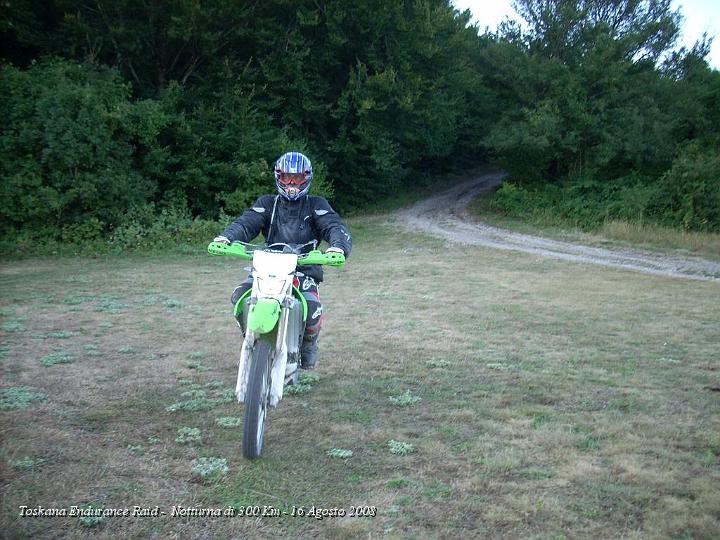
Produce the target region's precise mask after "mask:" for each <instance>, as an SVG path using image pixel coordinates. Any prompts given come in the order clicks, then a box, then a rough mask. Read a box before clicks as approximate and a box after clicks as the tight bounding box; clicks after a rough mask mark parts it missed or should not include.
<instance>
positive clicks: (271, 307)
mask: <svg viewBox="0 0 720 540" xmlns="http://www.w3.org/2000/svg"><path fill="white" fill-rule="evenodd" d="M312 244H313V247H314V244H315V243H314V242H312ZM307 246H308V244H304V245H297V244H284V243H276V244H270V245H253V244H245V243H242V242H233V243H232V244H229V245H228V244H224V243H222V242H212V243H210V245H209V246H208V253H209V254H211V255H222V256H229V257H237V258H240V259H244V260H252V268H250V269H248V270H250V272H251V275H252V277H253V284H252V288H251V289H249V290H248V291H246V292H245V294H243V295H242V296H241V297H240V298H239V299H238V301H237V302H236V304H235V308H234V310H235V311H234V314H235V318H236V319H237V320H238V322H239V323H240V325H241V328H242V330H243V332H244V334H245V338H244V340H243V344H242V347H241V349H240V361H239V363H238V376H237V384H236V386H235V395H236V397H237V400H238V402H239V403H244V404H245V418H244V422H243V441H242V452H243V455H244V456H245V457H246V458H248V459H255V458H257V457H260V454H261V453H262V448H263V441H264V437H265V424H266V422H267V412H268V406H270V407H273V408H275V407H277V405H278V403H279V402H280V400H281V399H282V396H283V389H284V386H285V385H286V384H297V383H298V380H299V376H300V362H301V358H300V347H301V344H302V339H303V334H304V333H305V322H306V320H307V316H308V307H307V302H306V300H305V297H303V295H302V294H301V293H300V290H299V289H298V285H297V283H298V279H299V278H300V277H302V276H303V274H302V272H299V271H298V270H297V266H298V265H299V264H300V265H315V264H322V265H328V266H334V267H341V266H343V265H344V264H345V256H344V255H343V254H342V253H333V252H330V253H323V252H321V251H319V250H316V249H312V250H311V251H309V252H307V253H303V252H302V251H303V250H304V249H305V248H306V247H307Z"/></svg>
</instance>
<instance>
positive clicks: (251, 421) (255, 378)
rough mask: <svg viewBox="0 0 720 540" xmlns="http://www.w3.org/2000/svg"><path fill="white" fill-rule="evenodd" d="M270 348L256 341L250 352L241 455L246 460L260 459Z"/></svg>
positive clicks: (264, 343)
mask: <svg viewBox="0 0 720 540" xmlns="http://www.w3.org/2000/svg"><path fill="white" fill-rule="evenodd" d="M271 357H272V347H271V346H270V344H269V343H268V342H267V341H264V340H262V339H258V340H257V341H256V342H255V345H254V346H253V350H252V364H251V366H250V377H249V378H248V387H247V393H246V394H245V421H244V422H243V440H242V453H243V456H245V457H246V458H247V459H255V458H258V457H260V454H261V453H262V448H263V440H264V438H265V421H266V417H267V410H268V401H269V395H270V368H271V364H272V362H271Z"/></svg>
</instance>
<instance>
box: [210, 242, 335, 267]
mask: <svg viewBox="0 0 720 540" xmlns="http://www.w3.org/2000/svg"><path fill="white" fill-rule="evenodd" d="M252 247H256V249H262V247H261V246H252ZM253 251H255V250H251V251H248V250H247V249H246V246H245V244H239V243H234V244H230V245H228V244H223V243H222V242H210V245H209V246H208V253H209V254H210V255H225V256H229V257H238V258H240V259H245V260H248V261H250V260H252V258H253V256H252V254H253ZM298 264H302V265H309V264H325V265H328V266H336V267H340V266H342V265H344V264H345V255H343V254H342V253H333V252H332V251H331V252H330V253H323V252H322V251H320V250H317V249H314V250H312V251H310V252H308V253H304V254H302V255H298Z"/></svg>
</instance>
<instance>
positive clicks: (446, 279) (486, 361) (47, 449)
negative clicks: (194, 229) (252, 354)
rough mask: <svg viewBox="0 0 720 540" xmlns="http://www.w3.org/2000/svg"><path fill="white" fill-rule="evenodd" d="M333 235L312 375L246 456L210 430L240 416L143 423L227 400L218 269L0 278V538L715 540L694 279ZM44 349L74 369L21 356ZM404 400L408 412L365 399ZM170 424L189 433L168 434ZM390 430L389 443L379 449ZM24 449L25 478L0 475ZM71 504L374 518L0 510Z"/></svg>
mask: <svg viewBox="0 0 720 540" xmlns="http://www.w3.org/2000/svg"><path fill="white" fill-rule="evenodd" d="M350 225H351V228H352V229H353V231H354V233H355V237H356V248H355V252H354V253H353V256H352V258H351V260H350V262H349V264H348V265H347V267H346V268H345V269H343V270H341V271H339V272H336V271H334V270H328V271H327V280H326V284H324V285H323V287H322V295H323V300H324V305H325V306H326V310H327V317H328V318H327V323H326V327H325V329H324V330H323V336H322V338H321V360H320V362H321V364H320V367H319V369H318V372H317V373H318V374H319V375H320V380H319V381H318V382H316V383H315V384H314V386H313V387H312V390H311V391H310V392H308V393H306V394H301V395H295V396H287V397H286V398H285V399H284V400H283V402H282V403H281V405H280V407H279V409H278V410H276V411H273V412H272V413H271V415H270V424H269V427H268V430H269V431H268V433H267V438H266V449H265V453H264V456H263V458H262V459H261V460H258V461H256V462H247V461H245V460H243V459H242V458H241V457H240V451H239V445H240V436H241V433H242V428H241V427H237V428H227V427H222V426H219V425H217V424H216V423H215V419H216V418H218V417H237V416H242V414H241V412H242V411H241V407H240V406H236V405H235V404H233V403H223V402H215V401H213V403H212V408H211V409H210V410H207V411H177V412H174V413H170V412H167V411H166V407H167V406H169V405H171V404H173V403H177V402H179V401H183V400H185V399H188V397H190V396H192V395H198V393H197V392H198V390H202V391H204V392H205V393H206V396H207V398H208V399H209V400H211V401H212V400H214V399H216V398H219V397H220V396H221V393H222V392H223V390H224V389H226V388H229V387H232V386H233V385H234V378H235V370H234V361H235V357H236V355H237V350H236V349H237V346H238V342H237V338H238V333H237V330H236V328H235V327H234V325H233V322H232V319H231V317H230V314H229V310H228V303H227V297H228V296H229V293H230V291H231V290H232V288H233V287H234V285H235V283H236V282H237V281H239V279H240V278H241V277H242V276H243V274H244V273H243V271H242V268H241V267H242V266H243V264H242V263H233V262H231V261H226V260H219V259H211V258H209V257H204V256H202V254H198V256H188V257H185V258H180V257H172V258H159V257H153V258H142V257H131V258H124V259H123V258H108V259H63V260H54V261H50V260H40V261H22V262H13V263H9V264H5V265H4V266H3V267H2V270H1V276H0V279H1V282H0V286H1V289H0V290H1V291H2V292H1V293H0V294H1V295H2V296H0V301H1V303H0V309H1V311H0V314H2V320H0V322H2V323H3V331H2V334H1V335H2V338H3V344H2V358H1V359H0V361H1V362H2V364H1V365H2V384H1V385H0V386H1V387H2V388H3V389H4V388H10V387H21V386H29V387H34V388H36V389H37V390H38V391H40V392H43V393H45V394H47V396H48V398H47V399H46V400H45V401H38V402H34V403H32V404H31V405H30V406H29V407H28V408H27V409H17V410H8V411H0V421H2V428H3V437H2V443H1V445H0V462H2V467H0V470H1V471H2V480H3V498H2V523H1V524H0V526H1V527H2V530H3V531H5V534H6V535H8V536H9V537H12V538H23V537H52V538H59V537H67V538H75V537H83V536H87V537H89V536H93V537H96V538H100V539H103V538H118V537H156V538H211V537H221V538H230V537H242V538H265V537H269V536H278V537H283V536H290V537H313V536H315V537H326V538H359V537H373V538H375V537H379V536H386V537H388V538H408V537H422V538H456V537H458V536H460V535H464V536H471V537H478V536H482V537H487V538H516V537H520V536H522V537H527V538H609V537H613V538H614V537H627V538H714V537H717V533H718V531H719V530H720V512H718V508H720V498H719V497H720V496H719V495H718V491H717V485H718V482H719V481H720V460H719V456H720V435H719V434H720V414H718V413H720V402H718V399H717V393H716V392H714V391H712V390H710V388H712V387H714V386H716V385H718V383H720V359H719V358H718V344H719V343H720V328H719V327H718V324H717V321H718V320H720V302H718V299H720V286H719V285H718V284H715V283H704V282H696V281H685V280H681V279H670V278H661V277H655V276H647V275H642V274H635V273H630V272H622V271H617V270H609V269H605V268H600V267H593V266H587V265H579V264H568V263H564V262H560V261H555V260H549V259H543V258H538V257H532V256H527V255H523V254H516V253H508V252H499V251H493V250H489V249H482V248H463V247H458V246H447V245H443V244H442V243H440V242H439V241H436V240H433V239H429V238H426V237H412V238H409V237H404V238H403V239H398V238H397V237H395V236H393V234H392V229H391V228H390V227H388V226H387V225H385V224H384V223H383V218H366V219H357V220H353V221H351V224H350ZM6 325H7V326H6ZM19 327H23V328H24V330H19V329H18V328H19ZM68 333H69V334H70V335H69V336H68V335H67V334H68ZM38 336H42V338H39V337H38ZM52 336H64V337H62V338H60V337H52ZM58 351H62V352H64V353H66V354H69V355H72V357H73V358H74V362H73V363H72V364H54V365H50V366H44V365H42V363H41V361H40V359H41V358H43V357H46V356H48V355H50V354H54V353H57V352H58ZM218 381H220V382H218ZM221 383H222V384H221ZM186 392H190V394H186V396H183V393H186ZM193 392H195V393H194V394H193ZM406 394H407V395H410V396H413V397H418V398H420V399H419V400H414V399H412V400H405V401H407V404H406V405H405V406H398V405H397V404H395V403H393V401H391V399H390V398H392V397H397V396H402V395H406ZM183 426H192V427H197V428H199V429H200V430H201V432H202V441H201V443H196V444H193V445H187V444H180V443H178V442H176V441H175V439H176V438H177V437H178V429H179V428H181V427H183ZM390 440H396V441H402V442H405V443H408V444H411V445H413V447H414V451H413V452H412V453H409V454H407V455H395V454H393V453H391V452H390V451H389V448H388V441H390ZM331 448H341V449H347V450H351V451H352V452H353V455H352V457H349V458H347V459H337V458H334V457H332V456H329V455H328V453H327V451H328V449H331ZM26 457H30V458H31V459H33V460H36V462H37V465H36V466H33V467H29V468H25V467H11V466H10V464H11V463H17V462H18V460H22V459H24V458H26ZM202 457H205V458H209V457H218V458H224V459H226V460H227V464H228V466H229V472H228V474H227V475H226V476H224V477H222V478H218V479H214V480H202V479H198V478H197V477H195V476H194V475H193V473H192V462H193V460H194V459H197V458H202ZM41 460H42V461H41ZM88 503H93V504H100V505H105V506H107V507H111V508H118V507H120V508H124V507H130V508H131V507H132V506H134V505H140V506H147V507H150V508H152V507H155V506H160V507H161V509H163V510H164V511H166V512H168V513H169V511H170V509H171V507H172V505H183V506H186V507H193V506H194V507H213V508H215V507H217V508H220V507H226V506H227V505H234V506H236V507H239V506H242V505H248V504H252V505H266V506H272V507H273V508H279V509H283V510H285V511H288V512H289V511H291V510H292V508H293V507H303V508H304V509H305V510H309V509H310V507H312V506H313V505H315V506H320V507H324V508H344V509H346V510H348V511H349V510H350V507H351V506H357V505H361V506H364V505H374V506H376V507H377V516H376V517H374V518H373V517H359V518H350V517H343V518H339V517H338V518H331V517H326V518H324V519H322V520H318V519H314V518H311V517H304V518H300V517H290V516H282V517H265V518H261V519H257V518H246V517H245V518H240V517H235V518H180V517H175V518H171V517H170V516H169V515H168V516H165V517H160V518H143V519H139V518H137V519H133V518H110V519H108V520H106V521H105V522H104V523H102V524H100V525H98V526H97V527H95V528H92V529H88V528H86V527H83V526H82V525H81V524H80V523H79V521H78V519H77V518H69V517H67V518H28V517H26V518H20V517H19V516H18V507H19V506H20V505H22V504H26V505H29V506H37V505H42V506H43V507H53V506H57V507H69V506H70V505H86V504H88Z"/></svg>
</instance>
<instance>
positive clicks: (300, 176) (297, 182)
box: [278, 172, 307, 187]
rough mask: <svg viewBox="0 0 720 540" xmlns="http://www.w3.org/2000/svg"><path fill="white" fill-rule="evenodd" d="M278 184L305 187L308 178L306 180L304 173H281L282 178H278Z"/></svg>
mask: <svg viewBox="0 0 720 540" xmlns="http://www.w3.org/2000/svg"><path fill="white" fill-rule="evenodd" d="M278 182H280V184H281V185H283V186H298V187H300V186H303V185H305V183H306V182H307V178H305V174H304V173H285V172H281V173H280V178H278Z"/></svg>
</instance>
